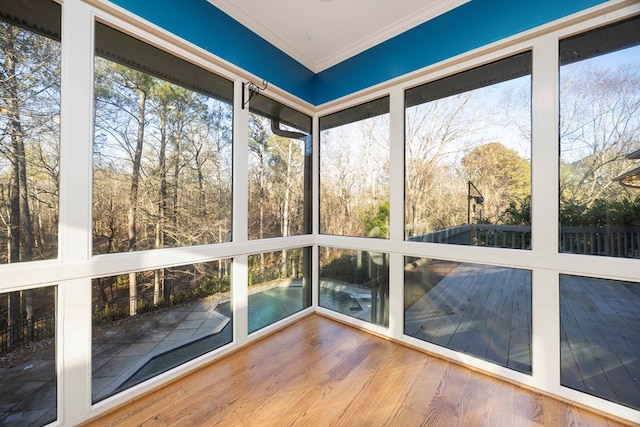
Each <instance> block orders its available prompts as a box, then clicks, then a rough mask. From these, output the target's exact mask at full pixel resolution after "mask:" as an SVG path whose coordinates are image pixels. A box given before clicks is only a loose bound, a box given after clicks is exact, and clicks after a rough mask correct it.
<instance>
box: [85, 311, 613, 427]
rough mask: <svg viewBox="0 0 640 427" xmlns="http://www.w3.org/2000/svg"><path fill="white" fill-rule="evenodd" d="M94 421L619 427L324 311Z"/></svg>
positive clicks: (102, 423) (96, 423) (98, 423)
mask: <svg viewBox="0 0 640 427" xmlns="http://www.w3.org/2000/svg"><path fill="white" fill-rule="evenodd" d="M86 425H88V426H124V425H126V426H134V425H135V426H202V425H204V426H234V425H237V426H298V425H299V426H418V425H425V426H446V427H450V426H492V427H496V426H498V427H500V426H509V427H511V426H514V427H515V426H533V425H536V426H554V427H556V426H570V425H571V426H573V425H575V426H578V425H580V426H622V425H623V424H620V423H617V422H615V421H612V420H608V419H606V418H604V417H602V416H599V415H596V414H594V413H591V412H589V411H586V410H583V409H580V408H576V407H573V406H570V405H567V404H565V403H563V402H559V401H556V400H554V399H552V398H549V397H546V396H543V395H540V394H537V393H534V392H531V391H528V390H524V389H521V388H519V387H517V386H513V385H511V384H508V383H505V382H502V381H499V380H496V379H493V378H491V377H488V376H485V375H482V374H479V373H476V372H473V371H470V370H468V369H465V368H463V367H461V366H458V365H456V364H453V363H449V362H447V361H444V360H442V359H439V358H437V357H433V356H429V355H426V354H424V353H421V352H419V351H416V350H412V349H409V348H407V347H404V346H402V345H399V344H396V343H393V342H390V341H386V340H384V339H382V338H379V337H376V336H373V335H371V334H368V333H366V332H363V331H359V330H357V329H354V328H352V327H349V326H346V325H343V324H340V323H338V322H335V321H333V320H330V319H327V318H324V317H322V316H319V315H312V316H309V317H307V318H305V319H303V320H301V321H299V322H297V323H295V324H293V325H291V326H288V327H287V328H285V329H283V330H281V331H279V332H277V333H275V334H273V335H270V336H268V337H266V338H265V339H262V340H260V341H258V342H256V343H253V344H251V345H250V346H247V347H245V348H243V349H241V350H239V351H237V352H234V353H233V354H231V355H230V356H227V357H225V358H223V359H220V360H218V361H216V362H214V363H212V364H210V365H208V366H206V367H204V368H202V369H199V370H198V371H197V372H195V373H193V374H190V375H188V376H185V377H183V378H181V379H180V380H178V381H175V382H173V383H171V384H169V385H168V386H166V387H163V388H161V389H159V390H157V391H155V392H152V393H150V394H147V395H146V396H144V397H143V398H141V399H138V400H136V401H132V402H131V403H129V404H127V405H126V406H123V407H121V408H119V409H118V410H116V411H113V412H111V413H109V414H106V415H105V416H103V417H100V418H98V419H96V420H93V422H91V423H87V424H86Z"/></svg>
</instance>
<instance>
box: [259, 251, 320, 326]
mask: <svg viewBox="0 0 640 427" xmlns="http://www.w3.org/2000/svg"><path fill="white" fill-rule="evenodd" d="M309 306H311V248H297V249H287V250H283V251H278V252H266V253H261V254H257V255H251V256H250V257H249V319H248V320H249V333H252V332H255V331H257V330H259V329H262V328H264V327H265V326H269V325H271V324H272V323H275V322H277V321H279V320H282V319H284V318H285V317H288V316H291V315H292V314H294V313H297V312H298V311H300V310H302V309H304V308H307V307H309Z"/></svg>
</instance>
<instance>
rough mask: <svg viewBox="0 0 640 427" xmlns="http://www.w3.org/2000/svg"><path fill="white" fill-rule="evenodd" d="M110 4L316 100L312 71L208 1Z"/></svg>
mask: <svg viewBox="0 0 640 427" xmlns="http://www.w3.org/2000/svg"><path fill="white" fill-rule="evenodd" d="M111 2H112V3H114V4H116V5H118V6H120V7H122V8H124V9H127V10H129V11H130V12H132V13H134V14H136V15H138V16H140V17H142V18H144V19H146V20H148V21H149V22H152V23H154V24H156V25H158V26H160V27H162V28H164V29H166V30H167V31H169V32H172V33H174V34H176V35H178V36H180V37H181V38H183V39H185V40H188V41H190V42H191V43H193V44H195V45H197V46H199V47H201V48H203V49H205V50H207V51H209V52H211V53H213V54H214V55H216V56H218V57H220V58H222V59H224V60H226V61H229V62H231V63H232V64H235V65H237V66H238V67H240V68H242V69H244V70H247V71H249V72H251V73H253V74H255V75H256V76H258V77H259V78H261V79H266V80H267V81H268V82H270V83H272V84H274V85H276V86H278V87H280V88H282V89H284V90H286V91H287V92H289V93H291V94H293V95H295V96H297V97H299V98H302V99H304V100H306V101H308V102H311V103H314V101H315V87H314V82H315V75H314V73H313V72H312V71H311V70H309V69H308V68H306V67H305V66H303V65H302V64H300V63H299V62H297V61H295V60H294V59H293V58H291V57H290V56H289V55H287V54H285V53H283V52H282V51H281V50H279V49H277V48H276V47H274V46H273V45H272V44H270V43H268V42H267V41H266V40H264V39H263V38H261V37H259V36H257V35H256V34H255V33H253V32H251V31H249V30H248V29H247V28H246V27H244V26H242V25H240V23H238V22H237V21H236V20H234V19H232V18H231V17H230V16H229V15H226V14H225V13H223V12H222V11H220V10H219V9H217V8H216V7H214V6H213V5H212V4H211V3H209V2H207V1H206V0H153V1H150V0H146V1H141V0H111ZM255 83H260V82H255Z"/></svg>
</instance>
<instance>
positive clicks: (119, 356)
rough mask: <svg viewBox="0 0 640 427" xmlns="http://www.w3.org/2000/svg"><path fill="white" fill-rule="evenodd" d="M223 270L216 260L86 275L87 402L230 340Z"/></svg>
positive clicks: (226, 266) (226, 270) (226, 268)
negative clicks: (89, 316)
mask: <svg viewBox="0 0 640 427" xmlns="http://www.w3.org/2000/svg"><path fill="white" fill-rule="evenodd" d="M230 269H231V260H229V259H221V260H218V261H212V262H208V263H202V264H193V265H187V266H180V267H171V268H161V269H158V270H153V271H141V272H137V273H131V274H122V275H119V276H111V277H101V278H97V279H93V280H92V287H93V292H92V294H93V295H92V298H93V329H92V349H93V350H92V361H91V367H92V398H93V402H94V403H95V402H98V401H100V400H103V399H105V398H107V397H109V396H111V395H113V394H115V393H118V392H120V391H123V390H126V389H127V388H129V387H131V386H134V385H136V384H138V383H140V382H142V381H145V380H147V379H149V378H151V377H153V376H155V375H158V374H160V373H162V372H165V371H168V370H170V369H172V368H174V367H176V366H178V365H180V364H182V363H185V362H188V361H189V360H192V359H195V358H196V357H198V356H201V355H202V354H204V353H206V352H209V351H211V350H214V349H216V348H219V347H221V346H223V345H225V344H228V343H230V342H231V341H232V335H233V334H232V324H233V322H232V317H233V316H232V313H231V309H230V307H229V304H228V301H229V297H230V280H229V274H230ZM132 275H134V276H135V280H134V281H133V283H135V285H136V286H137V288H138V289H137V291H136V292H133V293H132V292H131V290H130V286H131V283H132V282H131V276H132Z"/></svg>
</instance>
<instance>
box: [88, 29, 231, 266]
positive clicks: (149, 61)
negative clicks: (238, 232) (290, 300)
mask: <svg viewBox="0 0 640 427" xmlns="http://www.w3.org/2000/svg"><path fill="white" fill-rule="evenodd" d="M95 43H96V57H95V136H94V159H93V252H94V254H104V253H112V252H126V251H136V250H145V249H159V248H164V247H177V246H189V245H199V244H210V243H219V242H228V241H230V240H231V218H232V215H231V210H232V207H231V205H232V191H231V185H232V182H231V180H232V113H233V107H232V96H233V83H232V82H230V81H228V80H225V79H223V78H221V77H219V76H216V75H215V74H212V73H210V72H207V71H205V70H204V69H202V68H199V67H197V66H195V65H193V64H190V63H188V62H186V61H183V60H181V59H178V58H176V57H174V56H172V55H170V54H168V53H166V52H164V51H162V50H160V49H157V48H155V47H152V46H150V45H148V44H146V43H143V42H141V41H138V40H136V39H134V38H132V37H130V36H128V35H125V34H123V33H121V32H119V31H116V30H114V29H111V28H109V27H107V26H106V25H103V24H100V23H97V24H96V34H95Z"/></svg>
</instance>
